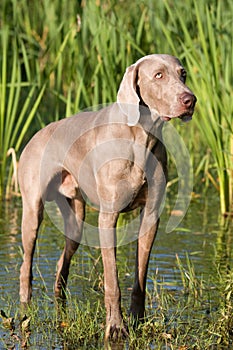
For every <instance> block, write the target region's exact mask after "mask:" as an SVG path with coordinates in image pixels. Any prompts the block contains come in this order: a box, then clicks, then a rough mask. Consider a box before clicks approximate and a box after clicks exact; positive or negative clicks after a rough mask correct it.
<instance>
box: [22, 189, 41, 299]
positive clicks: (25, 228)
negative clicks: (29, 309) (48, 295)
mask: <svg viewBox="0 0 233 350" xmlns="http://www.w3.org/2000/svg"><path fill="white" fill-rule="evenodd" d="M29 203H30V204H29ZM32 203H33V204H32ZM43 208H44V207H43V203H42V199H41V198H40V199H37V200H35V201H29V200H28V199H27V197H24V196H23V216H22V244H23V251H24V255H23V264H22V266H21V269H20V293H19V294H20V301H21V303H28V302H29V301H30V299H31V296H32V277H33V276H32V262H33V254H34V250H35V245H36V239H37V234H38V230H39V227H40V224H41V221H42V219H43Z"/></svg>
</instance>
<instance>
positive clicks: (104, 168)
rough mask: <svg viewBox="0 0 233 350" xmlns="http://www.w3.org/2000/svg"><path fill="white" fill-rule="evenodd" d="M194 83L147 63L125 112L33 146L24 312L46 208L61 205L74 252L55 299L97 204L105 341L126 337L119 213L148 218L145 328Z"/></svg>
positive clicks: (72, 125) (123, 88) (117, 108)
mask: <svg viewBox="0 0 233 350" xmlns="http://www.w3.org/2000/svg"><path fill="white" fill-rule="evenodd" d="M185 79H186V72H185V69H184V68H183V67H182V65H181V63H180V62H179V60H178V59H177V58H175V57H173V56H170V55H157V54H153V55H149V56H145V57H143V58H141V59H139V60H138V61H137V62H136V63H135V64H133V65H131V66H130V67H128V68H127V70H126V72H125V74H124V77H123V80H122V82H121V84H120V88H119V91H118V95H117V102H116V103H113V104H112V105H111V106H107V107H105V108H103V109H101V110H99V111H95V112H82V113H79V114H78V115H75V116H73V117H70V118H66V119H62V120H60V121H57V122H54V123H51V124H49V125H48V126H46V127H45V128H44V129H42V130H40V131H39V132H38V133H37V134H36V135H35V136H34V137H33V138H32V139H31V141H30V142H29V143H28V145H27V146H26V148H25V149H24V151H23V153H22V155H21V158H20V161H19V184H20V188H21V193H22V201H23V217H22V243H23V249H24V257H23V264H22V267H21V270H20V298H21V302H22V303H28V302H29V301H30V299H31V294H32V261H33V253H34V249H35V243H36V239H37V234H38V229H39V226H40V223H41V221H42V219H43V209H44V202H45V201H52V200H54V201H55V202H56V203H57V205H58V207H59V209H60V211H61V213H62V216H63V219H64V230H65V240H66V244H65V248H64V251H63V253H62V255H61V257H60V259H59V261H58V266H57V275H56V281H55V287H54V288H55V296H56V297H61V298H65V287H66V284H67V278H68V274H69V267H70V261H71V258H72V256H73V254H74V253H75V251H76V250H77V248H78V246H79V244H80V241H81V237H82V228H83V222H84V217H85V203H86V200H87V199H88V201H89V202H91V203H92V204H93V205H94V206H96V207H97V208H98V210H99V217H98V228H99V243H100V247H101V253H102V260H103V267H104V289H105V307H106V332H105V337H106V338H109V337H110V338H111V337H112V338H115V337H118V336H120V335H121V336H125V335H127V326H125V325H124V323H123V319H122V313H121V305H120V299H121V294H120V289H119V284H118V275H117V267H116V246H117V242H116V237H117V236H116V230H115V228H116V223H117V219H118V216H119V213H122V212H126V211H129V210H133V209H135V208H138V207H139V208H140V209H141V211H140V229H139V234H138V242H137V253H136V272H135V282H134V287H133V291H132V299H131V307H130V314H131V315H132V316H133V317H134V318H135V320H141V319H143V317H144V312H145V288H146V276H147V268H148V262H149V256H150V251H151V248H152V245H153V241H154V238H155V235H156V232H157V228H158V222H159V213H158V211H159V207H160V204H161V200H162V198H163V194H164V191H165V186H166V177H167V170H166V167H167V164H166V163H167V160H166V150H165V146H164V145H163V140H162V127H163V124H164V122H166V121H169V120H170V119H172V118H177V117H179V118H181V119H182V120H185V121H186V120H189V119H191V118H192V114H193V112H194V106H195V103H196V97H195V96H194V94H193V93H192V92H191V90H190V89H189V88H188V87H187V86H186V85H185Z"/></svg>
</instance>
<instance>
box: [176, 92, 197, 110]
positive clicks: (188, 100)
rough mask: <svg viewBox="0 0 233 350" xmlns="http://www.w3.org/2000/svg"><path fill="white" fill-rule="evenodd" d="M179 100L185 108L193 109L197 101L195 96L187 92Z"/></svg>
mask: <svg viewBox="0 0 233 350" xmlns="http://www.w3.org/2000/svg"><path fill="white" fill-rule="evenodd" d="M180 100H181V103H182V104H183V105H184V106H185V107H187V108H193V107H194V106H195V103H196V101H197V99H196V96H195V95H193V94H191V93H189V92H184V93H183V94H182V95H181V96H180Z"/></svg>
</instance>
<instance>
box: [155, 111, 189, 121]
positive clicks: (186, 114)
mask: <svg viewBox="0 0 233 350" xmlns="http://www.w3.org/2000/svg"><path fill="white" fill-rule="evenodd" d="M193 112H194V111H189V112H187V111H186V112H184V113H182V114H180V115H178V116H174V117H173V116H172V117H169V116H167V115H165V116H161V119H162V120H163V121H165V122H169V121H170V120H171V119H173V118H179V119H181V120H182V122H185V123H186V122H189V121H190V120H192V116H193Z"/></svg>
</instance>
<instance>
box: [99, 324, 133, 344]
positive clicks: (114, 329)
mask: <svg viewBox="0 0 233 350" xmlns="http://www.w3.org/2000/svg"><path fill="white" fill-rule="evenodd" d="M128 336H129V332H128V327H127V326H126V325H124V323H123V322H122V323H121V324H120V325H117V324H111V323H109V324H107V326H106V330H105V336H104V339H105V341H109V340H112V341H118V340H122V339H125V338H127V337H128Z"/></svg>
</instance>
